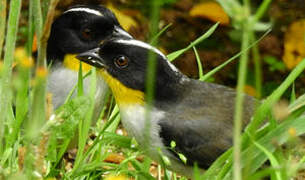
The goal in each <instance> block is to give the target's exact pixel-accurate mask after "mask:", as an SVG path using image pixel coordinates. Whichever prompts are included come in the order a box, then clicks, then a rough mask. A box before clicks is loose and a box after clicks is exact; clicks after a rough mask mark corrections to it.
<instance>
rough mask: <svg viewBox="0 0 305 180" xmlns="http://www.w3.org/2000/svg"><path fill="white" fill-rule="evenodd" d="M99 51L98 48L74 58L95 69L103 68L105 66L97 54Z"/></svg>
mask: <svg viewBox="0 0 305 180" xmlns="http://www.w3.org/2000/svg"><path fill="white" fill-rule="evenodd" d="M99 49H100V48H95V49H91V50H89V51H86V52H83V53H80V54H78V55H77V56H76V58H77V59H79V60H81V61H83V62H85V63H87V64H90V65H92V66H95V67H97V68H104V67H105V64H104V63H103V62H104V60H103V59H102V58H101V57H100V56H99V54H98V52H99Z"/></svg>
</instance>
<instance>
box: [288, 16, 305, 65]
mask: <svg viewBox="0 0 305 180" xmlns="http://www.w3.org/2000/svg"><path fill="white" fill-rule="evenodd" d="M303 58H305V19H302V20H299V21H296V22H293V23H292V24H291V25H290V26H289V28H288V30H287V31H286V33H285V38H284V55H283V61H284V63H285V65H286V66H287V68H289V69H292V68H294V67H295V66H296V65H297V64H298V63H299V62H301V61H302V59H303Z"/></svg>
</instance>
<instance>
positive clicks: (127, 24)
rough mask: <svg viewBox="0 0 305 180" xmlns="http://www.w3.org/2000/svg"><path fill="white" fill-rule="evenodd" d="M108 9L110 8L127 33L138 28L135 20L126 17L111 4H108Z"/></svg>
mask: <svg viewBox="0 0 305 180" xmlns="http://www.w3.org/2000/svg"><path fill="white" fill-rule="evenodd" d="M107 8H109V9H110V10H111V11H112V12H113V13H114V14H115V16H116V17H117V19H118V21H119V22H120V24H121V26H122V27H123V28H124V29H125V30H126V31H128V30H129V29H130V28H131V27H138V23H137V22H136V21H135V20H134V19H133V18H131V17H130V16H127V15H125V14H124V13H122V12H121V11H119V10H118V9H116V8H115V7H113V5H112V4H111V3H108V4H107Z"/></svg>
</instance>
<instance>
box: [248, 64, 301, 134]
mask: <svg viewBox="0 0 305 180" xmlns="http://www.w3.org/2000/svg"><path fill="white" fill-rule="evenodd" d="M304 69H305V59H303V60H302V61H301V62H300V63H299V64H298V65H297V66H296V67H295V68H294V69H293V70H292V71H291V73H290V74H289V75H288V77H287V78H286V79H285V80H284V82H283V83H282V84H281V85H280V86H279V87H278V88H277V89H276V90H275V91H274V92H273V93H272V94H271V95H270V96H268V98H267V99H266V100H265V101H264V103H263V104H262V105H260V106H259V107H258V109H257V111H256V112H255V114H254V117H253V120H252V122H251V123H250V124H249V125H248V127H247V128H246V131H249V133H250V134H253V133H254V131H255V130H256V129H257V128H258V127H259V125H260V124H261V123H262V122H263V121H264V120H265V118H266V115H267V114H269V112H270V108H271V107H272V105H274V104H275V103H276V102H277V101H278V100H279V99H280V97H281V96H282V95H283V94H284V92H285V91H286V90H287V89H288V88H289V87H290V86H291V84H292V83H293V82H294V81H295V79H296V78H297V77H298V76H299V75H300V74H301V73H302V72H303V71H304Z"/></svg>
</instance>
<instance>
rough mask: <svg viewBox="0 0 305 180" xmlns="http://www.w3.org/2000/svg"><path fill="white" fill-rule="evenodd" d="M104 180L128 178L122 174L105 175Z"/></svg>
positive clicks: (124, 179)
mask: <svg viewBox="0 0 305 180" xmlns="http://www.w3.org/2000/svg"><path fill="white" fill-rule="evenodd" d="M106 180H129V178H127V177H126V176H123V175H118V176H116V175H109V176H108V177H106Z"/></svg>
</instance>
